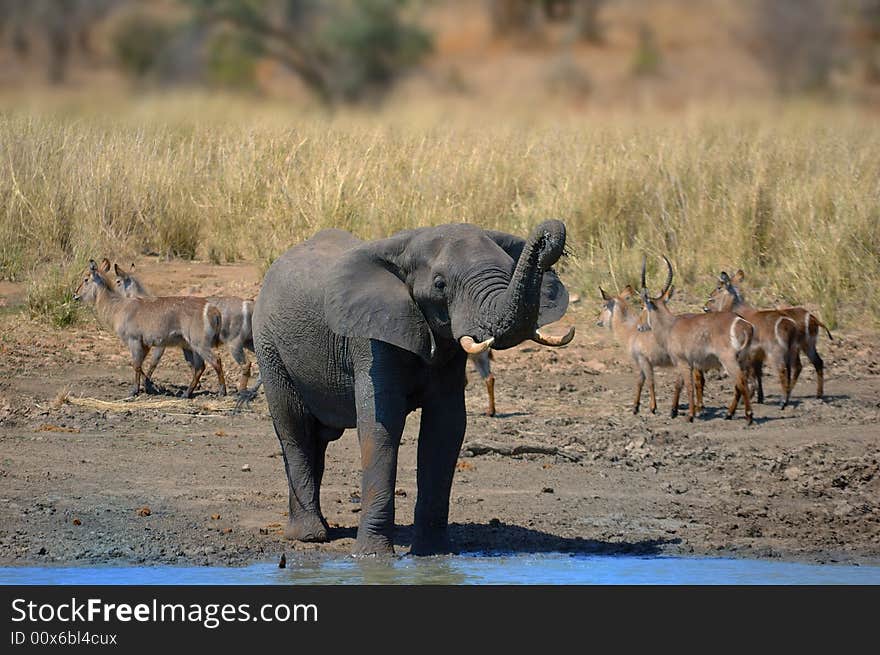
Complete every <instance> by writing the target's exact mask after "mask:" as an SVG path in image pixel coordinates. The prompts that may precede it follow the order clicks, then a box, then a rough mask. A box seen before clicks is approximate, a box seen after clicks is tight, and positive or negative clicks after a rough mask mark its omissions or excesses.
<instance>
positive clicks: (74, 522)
mask: <svg viewBox="0 0 880 655" xmlns="http://www.w3.org/2000/svg"><path fill="white" fill-rule="evenodd" d="M71 523H73V524H74V525H82V524H83V522H82V521H80V520H79V519H73V521H71Z"/></svg>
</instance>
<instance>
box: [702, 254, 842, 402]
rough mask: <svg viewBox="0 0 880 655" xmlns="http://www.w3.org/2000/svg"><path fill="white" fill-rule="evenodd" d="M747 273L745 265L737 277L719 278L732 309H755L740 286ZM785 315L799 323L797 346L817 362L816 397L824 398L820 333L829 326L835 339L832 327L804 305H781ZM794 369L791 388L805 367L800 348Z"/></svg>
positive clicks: (823, 372) (780, 310)
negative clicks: (819, 349) (819, 346)
mask: <svg viewBox="0 0 880 655" xmlns="http://www.w3.org/2000/svg"><path fill="white" fill-rule="evenodd" d="M722 275H723V276H726V275H727V274H726V273H722ZM745 277H746V274H745V273H744V272H743V270H742V269H739V270H738V271H737V272H736V273H735V274H734V275H733V277H727V282H726V283H725V282H724V280H723V279H721V278H719V279H720V280H721V282H722V284H724V287H725V291H727V290H728V289H729V293H727V294H726V295H727V296H728V298H726V299H725V303H726V304H728V305H729V307H727V308H728V309H730V310H731V311H735V312H739V311H741V310H752V311H754V310H753V308H752V307H751V306H750V305H748V304H747V303H746V301H745V299H744V298H743V294H742V291H741V289H740V285H741V283H742V281H743V280H745ZM774 311H777V312H779V313H780V314H782V315H783V316H787V317H788V318H790V319H791V320H793V321H794V323H795V327H796V328H797V335H796V341H797V344H796V345H797V349H798V350H799V351H801V352H803V353H804V354H805V355H806V356H807V359H809V360H810V363H811V364H812V365H813V368H814V369H816V398H822V395H823V394H824V390H825V389H824V388H825V362H823V361H822V358H821V357H820V356H819V353H818V351H817V350H816V341H817V340H818V337H819V328H822V329H823V330H825V333H826V334H827V335H828V338H829V339H831V340H833V339H834V337H832V336H831V331H830V330H829V329H828V328H827V327H826V326H825V324H824V323H823V322H822V321H820V320H819V318H818V317H817V316H816V315H815V314H813V313H812V312H810V311H809V310H807V309H805V308H804V307H779V308H777V309H776V310H774ZM792 365H793V370H792V374H791V383H790V384H789V387H790V390H793V389H794V385H795V384H797V381H798V377H799V376H800V374H801V370H802V368H803V366H802V365H801V358H800V355H799V354H798V352H797V351H795V356H794V359H793V361H792ZM760 379H761V378H760V377H759V378H758V380H759V386H758V392H759V402H760V392H761V386H760Z"/></svg>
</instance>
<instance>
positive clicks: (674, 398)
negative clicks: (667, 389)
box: [669, 374, 684, 418]
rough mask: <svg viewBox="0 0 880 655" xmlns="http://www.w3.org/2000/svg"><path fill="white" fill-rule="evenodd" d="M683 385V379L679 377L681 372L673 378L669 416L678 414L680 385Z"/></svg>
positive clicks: (673, 416)
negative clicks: (673, 384)
mask: <svg viewBox="0 0 880 655" xmlns="http://www.w3.org/2000/svg"><path fill="white" fill-rule="evenodd" d="M683 385H684V379H683V378H682V377H681V374H679V375H678V376H676V378H675V386H674V387H673V389H672V411H671V412H669V416H670V417H672V418H675V417H676V416H678V400H679V398H680V397H681V387H682V386H683Z"/></svg>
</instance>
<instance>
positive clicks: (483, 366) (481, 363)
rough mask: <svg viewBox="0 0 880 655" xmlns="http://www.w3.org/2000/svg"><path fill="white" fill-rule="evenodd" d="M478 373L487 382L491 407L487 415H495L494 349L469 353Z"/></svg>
mask: <svg viewBox="0 0 880 655" xmlns="http://www.w3.org/2000/svg"><path fill="white" fill-rule="evenodd" d="M468 359H469V360H471V362H473V364H474V368H476V369H477V373H479V374H480V377H481V378H482V379H483V381H484V382H485V383H486V394H487V395H488V396H489V407H488V408H487V409H486V416H495V376H494V375H493V374H492V363H491V360H492V351H491V350H486V351H485V352H481V353H479V354H476V355H468Z"/></svg>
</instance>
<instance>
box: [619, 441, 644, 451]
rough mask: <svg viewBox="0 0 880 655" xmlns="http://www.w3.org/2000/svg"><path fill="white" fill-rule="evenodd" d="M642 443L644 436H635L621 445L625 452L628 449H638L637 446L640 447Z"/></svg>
mask: <svg viewBox="0 0 880 655" xmlns="http://www.w3.org/2000/svg"><path fill="white" fill-rule="evenodd" d="M644 445H645V438H644V437H636V438H635V439H633V440H632V441H630V442H629V443H628V444H626V445H625V446H624V447H623V449H624V450H626V451H627V452H629V451H630V450H638V449H639V448H641V447H642V446H644Z"/></svg>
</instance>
